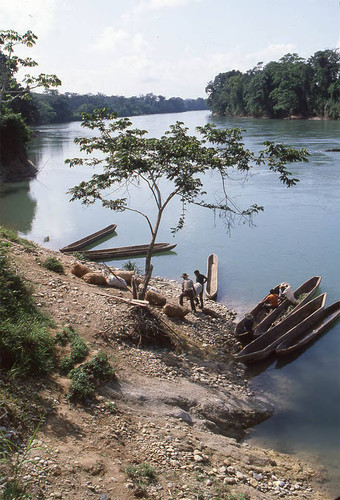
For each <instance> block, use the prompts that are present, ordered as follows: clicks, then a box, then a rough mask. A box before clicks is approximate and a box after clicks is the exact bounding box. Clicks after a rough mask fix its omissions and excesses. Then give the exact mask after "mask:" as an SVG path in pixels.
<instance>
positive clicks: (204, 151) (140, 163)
mask: <svg viewBox="0 0 340 500" xmlns="http://www.w3.org/2000/svg"><path fill="white" fill-rule="evenodd" d="M82 126H83V127H86V128H88V129H90V130H93V131H95V135H94V136H93V137H90V138H86V137H85V138H77V139H75V142H76V144H78V145H79V148H80V151H81V152H83V153H85V154H84V156H83V157H78V158H73V159H68V160H66V163H67V164H69V165H70V166H82V165H88V166H91V167H96V168H97V167H101V168H100V169H99V172H98V173H95V174H93V175H92V177H91V179H90V180H88V181H83V182H81V183H80V184H79V185H78V186H75V187H73V188H71V189H70V190H69V193H70V194H71V195H72V198H71V201H74V200H81V201H82V203H83V204H85V205H90V204H92V203H94V202H96V201H97V200H99V201H100V202H101V203H102V205H103V206H104V207H106V208H110V209H112V210H115V211H124V210H130V211H133V212H137V213H139V214H140V215H142V216H143V217H145V219H146V220H147V223H148V225H149V228H150V231H151V235H152V239H151V243H150V246H152V245H153V243H154V242H155V240H156V236H157V232H158V228H159V224H160V221H161V217H162V214H163V212H164V210H165V208H166V207H167V206H168V204H169V202H170V201H171V200H172V199H173V198H174V197H176V196H177V197H179V198H180V200H181V203H182V213H181V214H180V216H179V220H178V223H177V226H176V227H175V228H173V232H176V231H177V230H179V229H181V228H182V227H183V225H184V221H185V209H186V206H187V205H188V204H195V205H199V206H201V207H204V208H208V209H212V210H215V211H218V212H219V213H221V214H223V215H225V216H226V220H227V221H228V224H229V227H230V223H231V221H232V220H233V218H234V217H235V216H239V217H241V218H246V220H248V221H251V216H252V214H253V213H256V212H258V211H259V210H263V207H261V206H258V205H252V206H251V207H248V208H246V209H244V210H242V209H240V208H238V207H237V206H236V205H235V204H234V202H233V201H232V199H231V198H230V197H229V195H228V192H227V184H228V177H229V175H230V171H231V170H234V171H235V170H236V171H240V172H241V173H244V174H245V175H247V174H248V173H249V171H250V170H251V169H252V168H253V167H256V166H259V165H267V166H268V168H269V169H270V170H272V171H274V172H277V173H278V174H279V178H280V180H281V181H282V182H283V183H284V184H285V185H287V186H288V187H289V186H293V185H294V184H296V183H297V182H298V179H296V178H294V177H293V176H292V174H291V172H289V171H288V170H287V168H286V164H287V163H290V162H297V161H307V156H308V153H307V151H306V150H305V149H301V150H296V149H292V148H289V147H286V146H284V145H283V144H274V143H273V142H270V141H266V142H265V143H264V149H263V150H262V151H260V152H259V153H257V154H255V153H253V152H251V151H249V150H248V149H247V148H245V146H244V144H243V142H242V131H241V130H240V129H236V128H234V129H222V128H217V127H216V126H215V125H212V124H207V125H205V126H203V127H197V129H196V131H197V135H189V134H188V128H186V127H185V126H184V124H183V123H182V122H176V123H175V124H174V125H171V126H170V128H169V130H168V131H166V132H165V134H164V135H163V136H162V137H160V138H152V137H148V133H147V131H146V130H140V129H137V128H132V122H131V121H130V120H129V119H128V118H121V119H118V118H117V115H116V114H114V113H108V112H107V110H105V109H101V110H95V112H94V113H92V114H84V116H83V123H82ZM209 171H212V172H215V173H216V174H217V175H218V176H219V178H220V187H221V190H220V196H219V199H217V201H216V193H208V192H206V190H205V187H204V175H205V174H206V173H208V172H209ZM137 183H138V184H141V183H144V184H145V185H146V186H147V188H148V189H149V190H150V191H151V194H152V198H153V201H154V203H155V206H156V211H154V212H153V214H156V215H154V219H155V220H151V216H149V215H148V214H147V213H143V212H142V211H140V210H138V209H137V208H134V207H133V206H131V200H130V197H128V196H126V193H125V196H119V195H118V193H119V191H117V188H122V189H125V190H128V187H129V186H130V185H131V184H132V185H134V184H137ZM112 188H114V189H112ZM150 256H151V254H150ZM147 267H148V263H147Z"/></svg>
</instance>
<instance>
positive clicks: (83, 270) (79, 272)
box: [71, 262, 91, 278]
mask: <svg viewBox="0 0 340 500" xmlns="http://www.w3.org/2000/svg"><path fill="white" fill-rule="evenodd" d="M89 272H91V269H90V268H88V267H87V266H84V265H83V264H80V263H79V262H75V263H74V264H73V266H72V267H71V273H72V274H74V275H75V276H78V278H81V277H82V276H84V274H87V273H89Z"/></svg>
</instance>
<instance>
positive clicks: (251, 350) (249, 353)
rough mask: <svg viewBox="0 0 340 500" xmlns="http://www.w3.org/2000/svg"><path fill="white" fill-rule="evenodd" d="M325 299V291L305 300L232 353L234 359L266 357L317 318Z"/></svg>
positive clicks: (249, 359)
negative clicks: (239, 349) (305, 302)
mask: <svg viewBox="0 0 340 500" xmlns="http://www.w3.org/2000/svg"><path fill="white" fill-rule="evenodd" d="M325 300H326V293H323V294H322V295H319V296H318V297H316V298H315V299H313V300H311V301H310V302H307V304H305V305H304V306H302V307H301V308H300V309H298V310H296V311H295V312H294V313H292V314H289V316H287V317H286V318H285V319H283V320H282V321H280V323H278V324H277V325H276V326H274V327H273V328H270V329H269V330H268V331H267V332H265V333H264V334H263V335H261V336H260V337H257V338H256V339H255V340H253V341H252V342H250V344H248V345H247V346H246V347H244V348H243V349H242V350H241V351H240V352H238V353H237V354H234V359H235V360H236V361H241V362H242V363H245V364H250V363H255V362H256V361H262V360H264V359H266V358H267V357H268V356H270V354H272V353H273V352H275V349H276V347H277V346H278V345H279V344H280V343H281V342H283V341H284V340H286V339H287V338H288V337H289V336H290V335H293V336H294V335H295V332H296V331H303V330H305V329H306V328H308V326H309V325H310V324H311V322H312V321H314V319H315V320H316V319H318V318H319V316H320V314H321V313H322V311H323V308H324V305H325Z"/></svg>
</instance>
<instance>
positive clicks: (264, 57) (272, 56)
mask: <svg viewBox="0 0 340 500" xmlns="http://www.w3.org/2000/svg"><path fill="white" fill-rule="evenodd" d="M294 50H295V47H294V45H293V44H292V43H286V44H282V43H281V44H280V43H279V44H270V45H268V47H265V48H264V49H261V50H258V51H257V52H250V53H249V54H247V55H246V56H245V59H246V60H247V61H256V62H260V61H262V62H264V63H268V62H270V61H274V60H275V61H276V60H278V59H280V58H281V57H282V56H284V55H285V54H288V53H291V52H294ZM256 62H255V64H256ZM247 69H250V68H247Z"/></svg>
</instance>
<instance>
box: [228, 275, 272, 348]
mask: <svg viewBox="0 0 340 500" xmlns="http://www.w3.org/2000/svg"><path fill="white" fill-rule="evenodd" d="M278 286H279V284H278V285H276V286H273V287H272V288H273V289H275V288H277V287H278ZM267 295H268V294H267ZM267 295H266V296H265V297H263V299H262V300H260V302H259V303H258V304H257V305H256V306H255V307H254V308H253V309H252V310H251V311H250V312H249V313H247V314H246V316H248V315H249V316H250V315H251V316H252V318H253V322H254V328H255V326H256V325H258V324H259V323H260V322H261V321H262V320H263V319H264V317H265V316H266V314H268V311H266V310H265V309H264V308H263V302H264V300H265V298H266V297H267ZM246 316H244V317H243V318H242V319H241V320H240V321H239V322H238V323H237V324H236V327H235V335H236V337H237V338H238V339H239V340H240V341H241V342H242V343H244V344H246V343H249V342H250V341H251V340H253V334H250V333H249V332H244V328H243V323H244V320H245V319H246Z"/></svg>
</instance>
